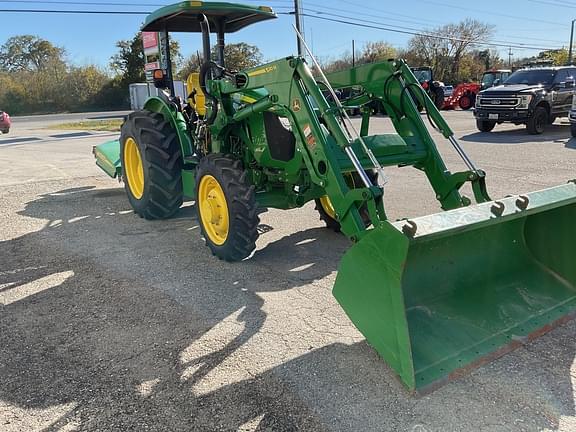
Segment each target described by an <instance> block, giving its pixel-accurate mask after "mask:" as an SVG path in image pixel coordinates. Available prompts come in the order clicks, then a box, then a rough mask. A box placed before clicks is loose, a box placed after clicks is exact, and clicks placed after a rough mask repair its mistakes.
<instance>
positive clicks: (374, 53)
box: [358, 41, 396, 64]
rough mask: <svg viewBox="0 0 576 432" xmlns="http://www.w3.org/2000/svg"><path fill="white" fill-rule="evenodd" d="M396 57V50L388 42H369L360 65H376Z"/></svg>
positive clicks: (365, 46) (361, 57) (363, 51)
mask: <svg viewBox="0 0 576 432" xmlns="http://www.w3.org/2000/svg"><path fill="white" fill-rule="evenodd" d="M394 57H396V49H395V48H394V47H393V46H392V45H390V44H389V43H388V42H383V41H380V42H368V43H367V44H366V45H364V49H363V50H362V54H361V56H360V59H359V61H358V63H359V64H362V63H374V62H379V61H383V60H388V59H390V58H394Z"/></svg>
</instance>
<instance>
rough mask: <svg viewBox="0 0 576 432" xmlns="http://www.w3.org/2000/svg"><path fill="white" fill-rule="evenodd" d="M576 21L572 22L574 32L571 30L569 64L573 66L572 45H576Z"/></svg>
mask: <svg viewBox="0 0 576 432" xmlns="http://www.w3.org/2000/svg"><path fill="white" fill-rule="evenodd" d="M575 21H576V20H572V30H570V47H569V48H568V64H569V65H571V64H572V45H573V43H574V22H575Z"/></svg>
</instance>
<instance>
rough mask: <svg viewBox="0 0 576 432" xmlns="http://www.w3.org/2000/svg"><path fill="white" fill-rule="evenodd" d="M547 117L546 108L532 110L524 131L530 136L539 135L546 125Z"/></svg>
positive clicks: (540, 107)
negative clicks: (532, 112)
mask: <svg viewBox="0 0 576 432" xmlns="http://www.w3.org/2000/svg"><path fill="white" fill-rule="evenodd" d="M548 121H549V116H548V111H547V110H546V108H544V107H542V106H539V107H536V109H535V110H534V114H532V117H531V118H530V119H529V120H528V123H526V130H527V131H528V133H529V134H530V135H541V134H543V133H544V129H545V128H546V125H547V124H548Z"/></svg>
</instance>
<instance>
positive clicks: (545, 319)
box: [94, 1, 576, 391]
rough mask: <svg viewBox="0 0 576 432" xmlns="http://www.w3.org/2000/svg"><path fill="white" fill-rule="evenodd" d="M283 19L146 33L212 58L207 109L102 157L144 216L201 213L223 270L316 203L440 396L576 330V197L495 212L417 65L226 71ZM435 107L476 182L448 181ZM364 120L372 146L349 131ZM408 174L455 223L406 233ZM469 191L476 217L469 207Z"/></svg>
mask: <svg viewBox="0 0 576 432" xmlns="http://www.w3.org/2000/svg"><path fill="white" fill-rule="evenodd" d="M274 18H276V15H275V14H274V13H273V11H272V10H271V9H270V8H267V7H253V6H243V5H238V4H231V3H220V2H219V3H209V2H200V1H186V2H181V3H178V4H175V5H172V6H166V7H164V8H162V9H160V10H158V11H156V12H154V13H153V14H152V15H150V16H149V17H148V18H147V20H146V22H145V24H144V27H143V30H144V31H149V32H164V33H165V35H166V36H168V34H169V32H197V33H200V34H201V35H202V40H203V51H204V56H203V64H202V67H201V69H200V72H199V75H197V76H196V77H192V79H191V80H190V83H191V87H192V88H191V93H192V94H193V95H194V97H193V98H191V99H190V100H189V101H186V102H183V101H181V100H179V99H178V98H176V97H174V96H173V94H171V92H170V91H168V90H164V92H163V93H162V96H161V97H151V98H150V99H149V100H148V101H147V102H146V104H145V106H144V109H143V110H142V111H137V112H134V113H132V114H130V115H129V116H128V117H127V118H126V121H125V123H124V125H123V126H122V131H121V135H120V139H119V140H118V141H112V142H108V143H105V144H102V145H100V146H97V147H96V148H95V149H94V152H95V156H96V161H97V163H98V165H99V166H100V167H102V168H103V169H104V170H105V171H106V172H107V173H108V174H109V175H110V176H112V177H117V176H118V177H120V178H121V179H122V180H123V181H124V183H125V188H126V194H127V196H128V200H129V201H130V204H131V205H132V208H133V209H134V212H135V213H136V214H137V215H139V216H141V217H144V218H146V219H164V218H168V217H170V216H172V215H174V214H175V213H176V212H177V211H178V209H179V208H180V206H181V205H182V202H183V201H184V200H193V201H195V202H196V206H197V209H198V215H199V223H200V226H201V231H202V236H203V237H204V238H205V240H206V244H207V246H208V248H209V249H210V250H211V252H212V253H213V254H214V255H216V256H217V257H218V258H220V259H223V260H227V261H240V260H242V259H244V258H246V257H248V256H249V255H250V254H251V252H252V251H253V250H254V248H255V241H256V239H257V237H258V230H257V227H258V223H259V220H258V214H259V209H261V208H275V209H281V210H285V209H292V208H297V207H302V206H304V205H305V204H306V203H309V202H312V201H316V203H317V206H318V208H319V209H320V212H321V213H322V216H323V218H324V219H325V220H326V221H327V224H328V225H330V226H331V227H333V228H335V229H337V230H340V231H341V232H342V233H343V234H344V235H346V236H347V237H348V238H349V239H350V242H351V248H350V250H349V251H348V252H347V253H346V254H345V255H344V257H343V258H342V261H341V263H340V267H339V271H338V276H337V279H336V283H335V286H334V289H333V293H334V296H335V297H336V299H337V301H338V302H339V303H340V304H341V306H342V307H343V308H344V310H345V311H346V313H347V314H348V316H349V317H350V319H351V320H352V321H353V322H354V324H355V325H356V326H357V327H358V328H359V329H360V331H361V332H362V333H363V334H364V335H365V336H366V339H367V340H368V342H369V343H370V344H371V345H372V346H373V347H374V349H375V350H376V351H377V352H378V353H379V354H380V355H381V356H382V357H383V358H384V359H385V360H386V361H387V362H388V364H389V365H390V366H391V367H392V368H393V370H394V371H396V373H397V374H398V375H399V377H400V379H401V380H402V382H403V383H404V384H405V385H406V386H407V387H408V388H409V389H411V390H418V391H425V390H427V389H432V388H434V386H436V385H438V384H439V383H442V382H445V381H446V380H448V379H450V378H453V377H456V376H458V375H459V374H460V373H462V372H463V371H466V370H469V369H471V368H472V367H474V366H477V365H480V364H482V363H483V362H486V361H488V360H490V359H493V358H495V357H497V356H500V355H502V354H503V353H504V352H506V351H507V350H510V349H513V348H515V347H517V346H519V345H520V343H522V342H523V341H526V340H529V339H530V338H532V337H535V336H536V335H539V334H542V333H544V332H546V331H548V330H549V329H550V328H552V327H553V326H554V325H557V324H559V323H561V322H563V321H564V320H566V319H568V318H569V317H573V316H574V314H575V312H576V265H575V253H576V241H574V240H575V239H576V224H575V223H574V220H576V184H574V183H567V184H565V185H561V186H557V187H554V188H551V189H548V190H543V191H539V192H533V193H528V194H525V195H521V196H509V197H507V198H504V199H501V200H498V201H492V200H491V199H490V197H489V195H488V193H487V191H486V184H485V173H484V172H483V171H482V170H481V169H479V168H477V167H476V166H475V165H474V163H473V162H472V161H471V160H470V159H469V158H468V156H467V155H466V154H465V153H464V151H463V149H462V148H461V147H460V145H459V144H458V142H457V140H456V139H455V137H454V133H453V132H452V130H451V129H450V127H449V126H448V124H447V123H446V122H445V121H444V119H443V118H442V116H441V114H440V113H439V111H438V109H437V108H436V106H435V104H434V102H433V101H432V100H431V99H430V98H429V96H428V95H427V93H426V92H425V91H424V90H423V89H422V87H421V85H420V82H419V81H418V79H417V78H416V77H415V76H414V73H413V72H412V71H411V70H410V67H409V66H408V65H407V64H406V63H405V62H404V61H402V60H390V61H385V62H381V63H374V64H366V65H361V66H358V67H355V68H352V69H350V70H346V71H343V72H338V73H334V74H331V75H329V76H328V77H327V76H325V75H324V74H323V73H322V71H321V69H320V68H319V67H318V65H315V66H316V68H315V70H316V71H317V75H315V74H314V73H313V72H312V71H311V68H310V67H309V65H308V64H307V62H306V60H305V59H304V58H302V57H285V58H281V59H279V60H277V61H273V62H270V63H267V64H263V65H261V66H258V67H255V68H251V69H247V70H242V71H235V70H231V69H229V68H227V67H226V59H225V58H224V43H225V40H224V39H225V34H226V33H232V32H236V31H238V30H240V29H242V28H244V27H246V26H248V25H251V24H254V23H257V22H260V21H267V20H272V19H274ZM212 32H215V33H216V35H217V44H216V52H217V59H216V60H215V61H213V59H212V58H211V57H210V48H211V43H210V35H211V33H212ZM162 39H163V40H164V41H165V43H166V44H168V40H169V38H168V37H165V38H162ZM165 48H166V49H167V46H166V47H165ZM311 58H312V59H313V57H311ZM156 72H157V71H155V72H154V76H155V77H157V85H158V86H159V87H162V88H167V89H170V88H171V87H172V83H171V79H170V77H169V76H167V77H166V76H163V73H162V72H159V73H156ZM351 87H354V88H359V89H361V91H359V92H357V93H356V94H355V96H354V97H353V98H350V99H349V100H347V101H346V106H342V103H341V102H340V101H339V99H338V97H336V94H335V93H336V92H335V90H336V89H338V88H351ZM374 101H377V102H379V103H381V104H382V105H383V106H384V107H385V110H386V113H387V114H388V116H389V117H390V120H391V122H392V123H393V125H394V127H395V129H396V133H388V134H379V135H370V134H369V132H368V131H369V124H370V120H371V116H370V111H371V110H370V109H365V108H366V107H367V106H370V104H372V103H373V102H374ZM418 105H420V106H422V107H424V109H425V110H426V111H427V113H428V116H426V117H427V118H429V119H430V122H431V123H432V126H433V127H434V128H436V129H437V130H438V131H439V132H440V134H441V135H442V136H443V137H444V138H445V139H447V140H449V142H450V143H451V144H452V146H453V148H454V150H455V151H456V152H457V153H458V154H459V155H460V157H461V158H462V160H463V161H464V163H465V164H466V166H467V169H466V170H465V171H462V172H450V171H449V170H448V169H447V167H446V165H445V164H444V162H443V161H442V158H441V157H440V154H439V152H438V150H437V148H436V145H435V142H434V140H433V138H432V136H431V134H430V132H429V129H428V128H427V126H426V124H425V123H424V121H423V118H425V117H421V116H420V114H419V111H418V109H417V106H418ZM354 106H358V107H360V109H361V112H362V119H361V125H360V126H359V128H358V129H359V130H358V131H357V129H356V126H355V124H354V123H352V122H351V121H350V119H349V118H348V116H347V111H349V110H350V109H351V108H352V107H354ZM392 165H394V166H400V167H407V168H406V169H409V168H408V167H414V168H416V170H418V171H419V172H421V173H422V174H423V175H425V176H426V177H427V179H428V181H429V183H430V185H431V187H432V189H433V191H434V194H435V196H436V198H437V199H438V201H439V204H440V206H441V208H442V209H443V210H445V211H444V212H440V213H438V214H432V215H429V216H425V217H419V218H415V219H406V220H401V221H397V222H391V221H389V220H388V218H387V216H386V212H385V208H384V200H383V195H384V191H385V187H384V186H383V184H385V175H384V169H385V167H387V166H392ZM465 184H468V185H470V186H471V190H472V191H473V198H474V200H475V201H476V204H475V205H471V201H472V200H471V199H470V198H468V197H466V196H464V195H463V194H462V193H461V192H460V189H461V188H462V186H464V185H465ZM407 199H409V197H407ZM239 265H241V264H239ZM351 367H353V365H351Z"/></svg>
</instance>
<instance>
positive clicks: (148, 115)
mask: <svg viewBox="0 0 576 432" xmlns="http://www.w3.org/2000/svg"><path fill="white" fill-rule="evenodd" d="M120 158H121V163H122V177H123V180H124V185H125V189H126V193H127V194H128V200H129V201H130V205H131V206H132V208H133V209H134V213H136V214H137V215H139V216H140V217H143V218H145V219H166V218H169V217H171V216H173V215H174V214H175V213H176V212H177V211H178V209H179V208H180V206H181V205H182V200H183V191H182V152H181V150H180V143H179V141H178V136H177V135H176V131H175V130H174V129H173V128H172V125H171V124H170V122H168V121H166V120H164V117H163V116H162V114H159V113H154V112H151V111H136V112H133V113H131V114H129V115H128V117H127V118H126V120H125V121H124V124H123V125H122V129H121V132H120Z"/></svg>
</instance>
